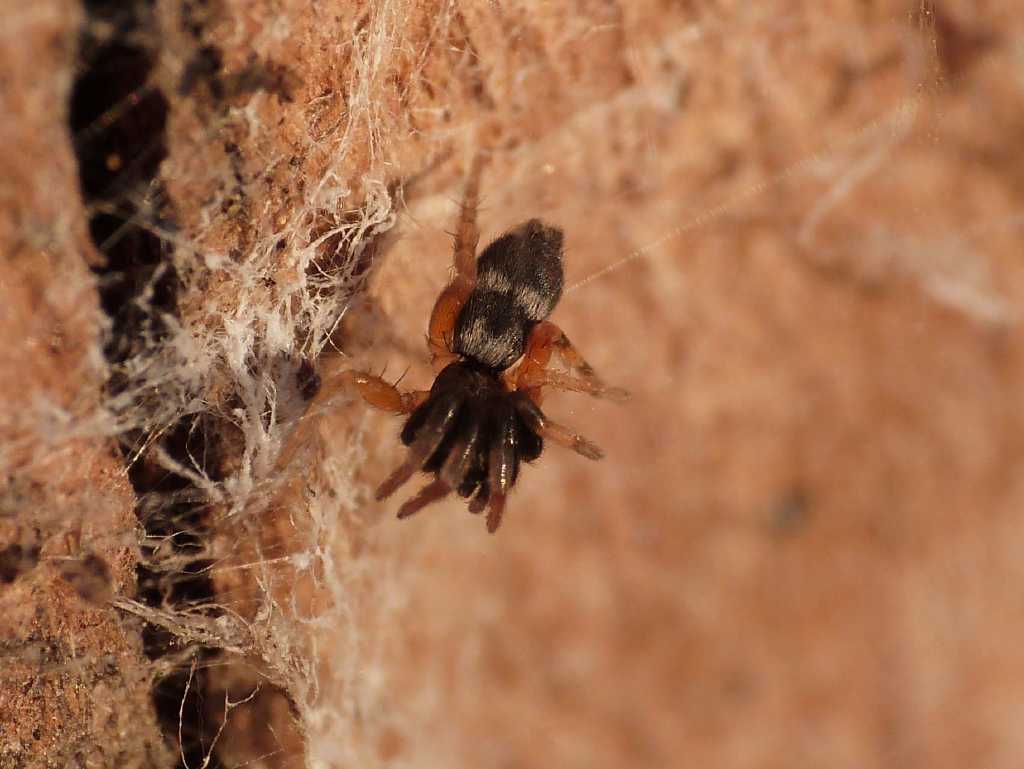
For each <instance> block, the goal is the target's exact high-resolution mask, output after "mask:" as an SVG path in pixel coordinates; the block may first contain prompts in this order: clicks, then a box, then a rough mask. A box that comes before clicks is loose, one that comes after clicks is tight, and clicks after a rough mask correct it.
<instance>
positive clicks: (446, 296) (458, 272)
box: [427, 153, 485, 368]
mask: <svg viewBox="0 0 1024 769" xmlns="http://www.w3.org/2000/svg"><path fill="white" fill-rule="evenodd" d="M484 160H485V156H484V155H483V154H482V153H481V154H478V155H477V156H476V158H474V160H473V165H472V166H471V167H470V170H469V177H468V178H467V180H466V190H465V193H464V194H463V197H462V205H461V207H460V212H459V221H458V225H457V226H456V228H455V233H454V237H455V245H454V249H453V259H452V261H453V267H454V271H455V274H454V276H453V277H452V281H451V283H449V284H448V287H447V288H445V290H444V291H442V292H441V295H440V296H439V297H438V298H437V302H435V303H434V310H433V312H431V313H430V324H429V325H428V327H427V345H428V347H429V348H430V355H431V360H433V361H434V363H435V368H438V364H441V363H443V365H441V366H440V368H443V367H444V365H447V364H448V363H449V362H450V361H451V349H452V341H453V336H454V333H455V321H456V320H457V319H458V317H459V311H460V310H462V305H464V304H465V303H466V300H467V299H468V298H469V295H470V294H471V293H472V292H473V287H474V286H475V285H476V247H477V244H478V243H479V241H480V230H479V229H478V228H477V226H476V209H477V205H478V203H479V198H480V175H481V173H482V172H483V167H484Z"/></svg>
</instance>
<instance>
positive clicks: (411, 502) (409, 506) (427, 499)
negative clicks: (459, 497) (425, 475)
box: [398, 478, 452, 518]
mask: <svg viewBox="0 0 1024 769" xmlns="http://www.w3.org/2000/svg"><path fill="white" fill-rule="evenodd" d="M451 490H452V489H451V487H450V486H449V485H448V484H447V483H445V482H444V481H442V480H441V479H440V478H435V479H434V480H432V481H431V482H430V483H428V484H427V485H426V486H424V487H423V488H422V489H420V490H419V491H418V492H417V493H416V496H414V497H410V498H409V499H407V500H405V502H403V503H402V506H401V507H400V508H398V517H399V518H408V517H409V516H410V515H412V514H413V513H418V512H419V511H420V510H422V509H423V508H424V507H426V506H427V505H429V504H431V503H432V502H437V500H439V499H443V498H444V497H446V496H448V493H449V492H450V491H451Z"/></svg>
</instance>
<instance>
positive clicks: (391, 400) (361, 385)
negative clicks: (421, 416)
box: [335, 370, 430, 414]
mask: <svg viewBox="0 0 1024 769" xmlns="http://www.w3.org/2000/svg"><path fill="white" fill-rule="evenodd" d="M335 381H336V382H338V383H340V384H341V385H342V386H344V387H348V388H350V389H353V390H355V391H356V392H358V393H359V395H360V397H362V399H363V400H364V401H366V402H367V403H369V404H370V405H371V406H373V407H374V408H378V409H381V410H382V411H391V412H394V413H395V414H408V413H410V412H411V411H413V409H415V408H416V407H417V406H419V405H420V404H421V403H423V401H425V400H426V399H427V396H428V395H430V391H429V390H411V391H406V392H403V391H402V390H399V389H398V388H397V387H395V385H393V384H391V383H390V382H386V381H384V380H383V379H381V378H380V377H379V376H374V375H373V374H367V373H365V372H363V371H351V370H349V371H343V372H342V373H341V374H339V375H338V378H337V379H336V380H335Z"/></svg>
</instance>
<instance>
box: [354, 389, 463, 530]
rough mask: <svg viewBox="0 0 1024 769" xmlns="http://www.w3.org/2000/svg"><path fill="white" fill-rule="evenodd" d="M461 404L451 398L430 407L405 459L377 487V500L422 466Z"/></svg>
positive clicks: (394, 490) (392, 491)
mask: <svg viewBox="0 0 1024 769" xmlns="http://www.w3.org/2000/svg"><path fill="white" fill-rule="evenodd" d="M461 405H462V404H461V402H460V401H459V400H457V399H455V398H451V399H446V400H442V401H439V402H438V403H437V405H436V406H432V407H431V408H432V411H431V412H430V416H429V417H427V421H426V422H425V423H424V424H423V427H422V429H421V430H420V432H419V434H418V435H417V436H416V440H414V441H413V442H412V444H411V445H410V446H409V451H408V454H406V457H405V461H404V462H403V463H402V464H400V465H399V466H398V467H397V468H395V470H394V472H392V473H391V475H389V476H388V477H387V478H386V479H385V480H384V482H383V483H382V484H381V485H380V486H378V487H377V493H376V494H375V495H374V496H375V497H376V498H377V499H378V500H381V499H385V498H387V497H390V496H391V495H392V494H394V493H395V492H396V491H397V490H398V489H399V487H400V486H402V484H404V483H405V482H406V481H408V480H409V479H410V478H411V477H412V474H413V473H415V472H416V471H417V470H419V469H420V468H421V467H423V464H424V463H425V462H426V461H427V460H428V459H430V455H431V454H433V453H434V452H435V451H437V447H438V446H440V445H441V441H443V440H444V437H445V435H446V434H447V433H448V430H449V428H450V427H451V425H452V423H453V422H454V421H455V418H456V417H457V416H458V413H459V409H460V407H461ZM424 504H426V503H424ZM403 509H404V508H403ZM417 509H418V508H417ZM410 515H411V513H410Z"/></svg>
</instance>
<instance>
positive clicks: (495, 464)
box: [469, 409, 540, 534]
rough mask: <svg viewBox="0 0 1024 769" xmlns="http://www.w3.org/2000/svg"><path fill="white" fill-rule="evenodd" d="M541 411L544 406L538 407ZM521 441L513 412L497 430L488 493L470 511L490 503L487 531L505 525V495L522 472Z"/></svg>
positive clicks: (480, 497)
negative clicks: (502, 520) (503, 515)
mask: <svg viewBox="0 0 1024 769" xmlns="http://www.w3.org/2000/svg"><path fill="white" fill-rule="evenodd" d="M537 410H538V411H540V409H537ZM518 443H519V440H518V435H517V433H516V415H515V412H514V411H510V412H509V413H508V414H507V416H506V417H505V418H504V419H503V420H502V422H501V424H500V426H499V428H498V431H497V433H495V435H494V438H493V440H492V441H491V453H490V461H489V463H488V468H487V488H488V493H487V494H486V495H481V496H479V497H477V498H476V499H474V500H473V504H471V505H470V508H469V509H470V512H473V513H479V512H480V511H482V510H483V508H484V505H486V506H487V531H489V532H490V533H491V534H493V533H494V532H496V531H497V530H498V527H499V526H500V525H501V516H502V514H503V513H504V511H505V497H506V496H507V494H508V492H509V490H510V489H511V488H512V484H514V483H515V482H516V476H517V475H518V474H519V455H518V454H517V453H516V447H517V445H518Z"/></svg>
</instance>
